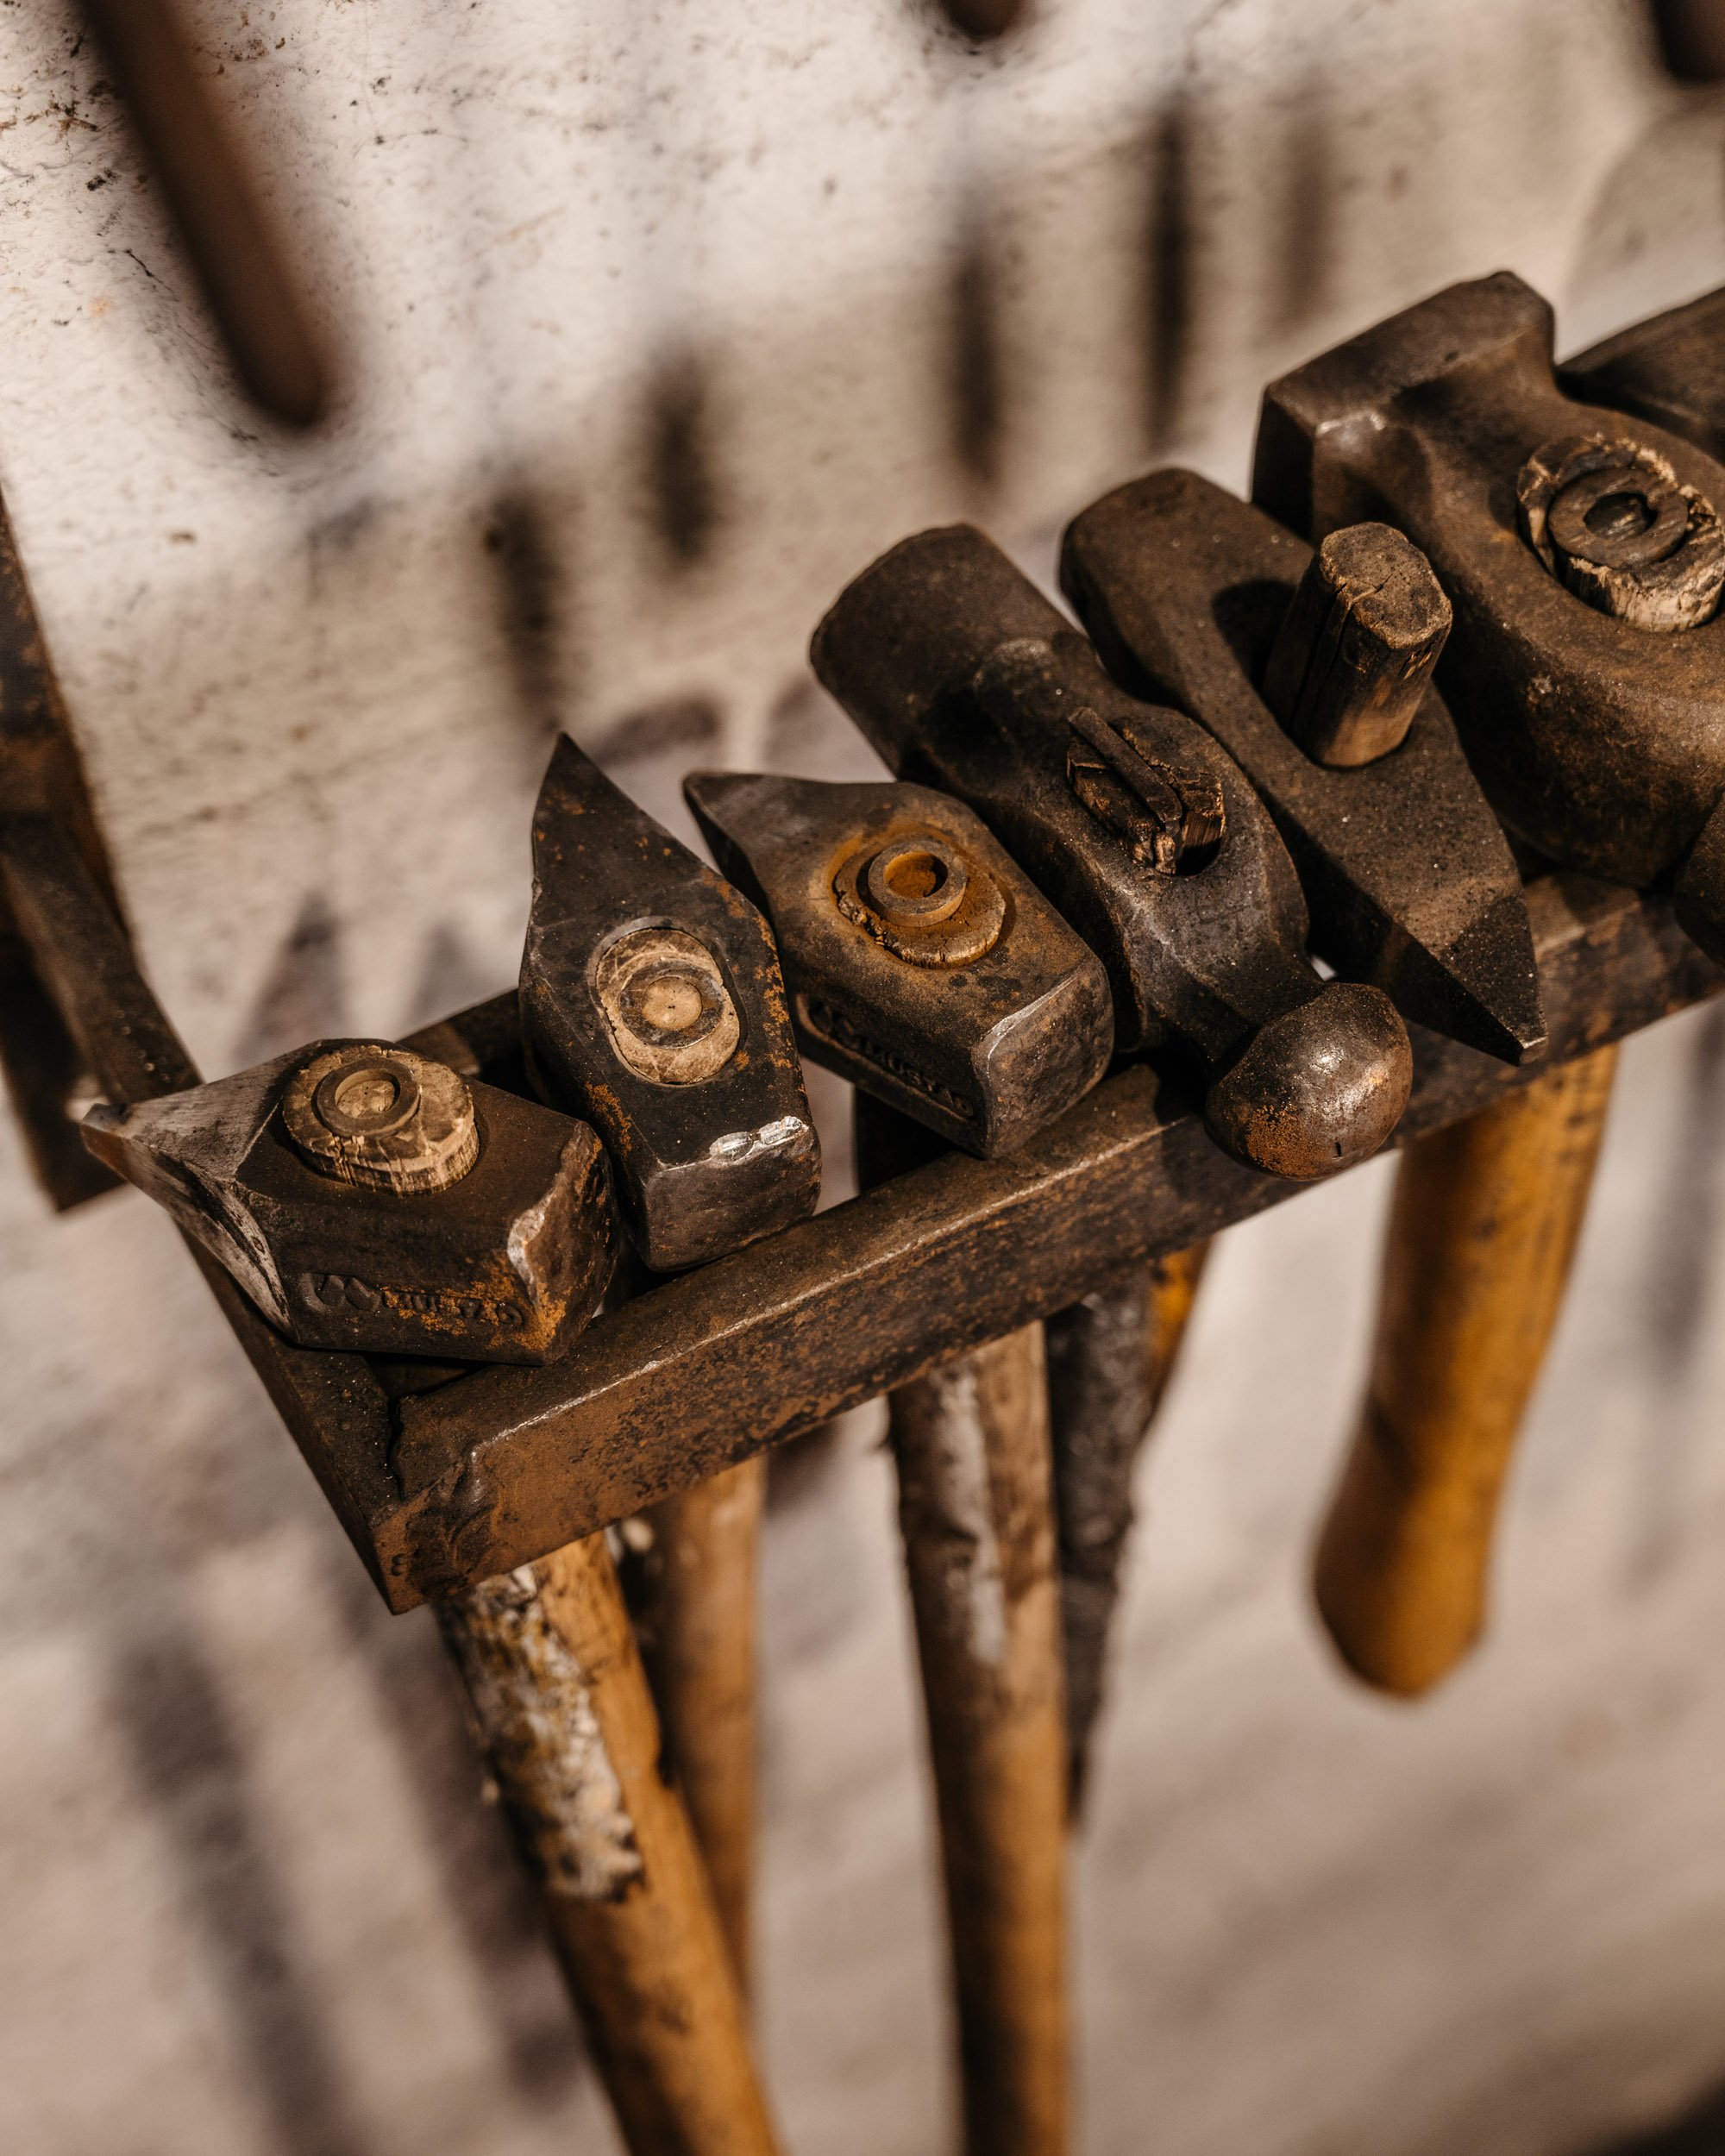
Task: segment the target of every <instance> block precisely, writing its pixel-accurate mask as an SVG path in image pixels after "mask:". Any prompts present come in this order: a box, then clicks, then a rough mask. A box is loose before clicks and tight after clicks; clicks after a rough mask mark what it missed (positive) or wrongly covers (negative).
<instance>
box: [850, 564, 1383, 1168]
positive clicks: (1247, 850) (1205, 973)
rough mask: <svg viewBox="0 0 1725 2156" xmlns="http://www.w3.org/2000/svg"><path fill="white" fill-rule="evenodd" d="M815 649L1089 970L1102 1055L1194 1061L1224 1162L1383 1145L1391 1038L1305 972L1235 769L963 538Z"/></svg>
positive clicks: (1367, 995) (1284, 864) (1287, 886)
mask: <svg viewBox="0 0 1725 2156" xmlns="http://www.w3.org/2000/svg"><path fill="white" fill-rule="evenodd" d="M812 659H813V663H814V668H815V672H816V673H817V674H818V675H819V678H820V680H822V681H823V683H824V684H825V686H826V687H827V688H828V689H830V690H831V693H833V695H834V696H836V697H837V699H838V701H839V702H840V703H841V704H842V705H844V708H845V709H846V710H847V711H849V712H850V715H851V717H852V718H854V719H856V722H857V724H859V725H860V726H861V727H862V730H863V732H864V733H865V734H866V735H867V736H869V739H870V741H871V742H873V743H874V745H875V748H876V749H878V750H879V752H880V753H881V756H882V757H883V758H884V759H885V761H887V762H888V765H890V766H891V767H893V768H894V769H896V770H897V771H899V772H900V774H901V775H903V776H906V777H908V778H911V779H913V780H923V781H925V782H927V783H930V784H932V785H936V786H939V787H944V788H945V789H946V790H947V791H948V792H950V793H955V794H957V795H958V796H959V797H960V799H963V800H964V801H965V802H967V803H968V804H969V806H970V807H971V808H973V809H974V810H975V812H977V814H978V815H979V816H981V817H982V819H983V821H984V822H985V823H986V824H988V827H989V828H990V830H992V831H993V832H994V836H995V837H997V838H998V839H999V840H1000V842H1001V843H1002V844H1003V845H1004V846H1005V847H1006V848H1007V851H1008V852H1009V853H1010V854H1011V855H1012V856H1013V858H1014V859H1015V860H1016V861H1017V862H1018V863H1019V866H1020V868H1023V869H1024V870H1025V871H1026V874H1028V875H1030V877H1031V878H1032V881H1034V882H1035V883H1036V884H1037V885H1038V887H1039V888H1040V889H1041V890H1042V891H1043V892H1044V894H1045V895H1046V896H1047V897H1048V898H1049V899H1051V900H1052V901H1053V902H1054V904H1055V905H1056V906H1058V907H1059V909H1060V911H1061V912H1063V914H1064V915H1065V917H1066V918H1067V919H1068V920H1069V921H1070V922H1071V924H1072V925H1073V926H1074V928H1076V930H1077V931H1078V933H1079V934H1080V935H1081V936H1082V937H1083V939H1084V941H1085V942H1086V943H1088V945H1089V946H1090V948H1091V949H1092V950H1094V951H1095V953H1096V954H1097V956H1099V957H1100V958H1101V961H1102V963H1103V966H1104V968H1105V969H1106V971H1107V975H1108V978H1109V983H1110V986H1111V987H1112V989H1113V998H1114V1025H1115V1037H1116V1041H1117V1043H1118V1044H1119V1045H1120V1047H1121V1048H1123V1049H1126V1050H1135V1049H1139V1048H1143V1049H1150V1050H1157V1051H1161V1052H1164V1053H1172V1054H1174V1055H1175V1056H1178V1057H1181V1058H1183V1059H1185V1060H1186V1061H1188V1062H1190V1063H1192V1064H1194V1065H1195V1067H1196V1068H1197V1069H1198V1071H1199V1072H1200V1074H1201V1077H1202V1080H1203V1082H1204V1084H1205V1087H1206V1115H1207V1117H1208V1121H1209V1124H1210V1127H1211V1129H1212V1131H1214V1133H1215V1135H1216V1136H1217V1138H1219V1139H1220V1141H1221V1143H1222V1144H1224V1145H1226V1147H1227V1148H1228V1150H1230V1151H1232V1152H1233V1153H1234V1154H1235V1155H1236V1156H1238V1157H1239V1158H1240V1159H1243V1160H1245V1161H1248V1162H1250V1163H1252V1164H1254V1165H1256V1166H1258V1167H1261V1168H1264V1169H1267V1170H1269V1171H1270V1173H1272V1174H1277V1175H1295V1176H1300V1177H1314V1176H1319V1175H1327V1174H1331V1173H1333V1172H1334V1171H1335V1170H1336V1169H1339V1168H1343V1167H1346V1166H1347V1165H1348V1164H1349V1163H1352V1162H1353V1161H1355V1160H1358V1159H1361V1158H1363V1157H1364V1156H1365V1155H1366V1154H1368V1153H1371V1152H1373V1151H1375V1150H1377V1147H1378V1146H1379V1145H1381V1144H1383V1140H1384V1139H1385V1138H1387V1137H1388V1136H1389V1132H1390V1131H1392V1130H1393V1129H1394V1127H1395V1125H1396V1121H1397V1120H1398V1119H1399V1118H1400V1116H1401V1113H1402V1108H1403V1107H1404V1106H1406V1103H1407V1098H1408V1087H1409V1085H1410V1082H1411V1077H1412V1059H1411V1056H1410V1054H1409V1050H1408V1038H1407V1033H1406V1031H1405V1029H1404V1028H1403V1026H1402V1022H1401V1020H1400V1019H1399V1018H1397V1017H1396V1012H1395V1011H1394V1009H1393V1008H1392V1006H1390V1004H1389V1001H1388V1000H1387V999H1386V998H1384V997H1383V995H1382V994H1380V993H1378V992H1377V990H1375V989H1372V988H1369V987H1359V986H1356V985H1353V984H1346V985H1344V984H1342V983H1340V982H1330V983H1326V982H1325V981H1321V980H1320V978H1319V977H1318V975H1316V974H1315V973H1314V970H1313V968H1312V966H1311V962H1310V961H1309V959H1308V957H1307V956H1306V950H1305V943H1306V931H1307V920H1306V910H1305V906H1304V903H1303V900H1302V897H1301V893H1300V886H1299V880H1298V878H1297V876H1296V875H1295V870H1294V867H1293V864H1292V862H1290V861H1289V857H1288V854H1287V851H1286V849H1285V848H1284V847H1283V844H1282V842H1281V840H1280V839H1279V838H1278V837H1277V834H1276V830H1275V828H1274V826H1273V825H1272V824H1271V823H1270V818H1269V817H1268V815H1267V814H1266V813H1265V812H1264V808H1263V806H1262V805H1261V804H1260V803H1259V802H1258V799H1257V797H1256V796H1255V794H1254V793H1253V792H1252V790H1251V787H1250V785H1249V784H1248V783H1247V781H1246V780H1245V776H1244V774H1242V773H1241V771H1240V769H1239V766H1238V765H1237V764H1236V763H1235V762H1234V761H1233V759H1232V758H1231V757H1230V756H1229V755H1226V752H1225V751H1224V750H1223V749H1221V748H1220V746H1219V745H1218V743H1216V742H1215V741H1214V739H1213V738H1212V737H1211V736H1209V735H1208V733H1206V732H1205V731H1204V730H1203V729H1202V728H1201V727H1200V726H1198V725H1196V724H1194V722H1193V721H1192V720H1191V719H1190V718H1188V717H1187V716H1186V715H1185V714H1184V713H1183V712H1181V711H1175V710H1172V709H1169V708H1167V707H1164V706H1162V705H1152V704H1147V703H1145V702H1142V701H1140V700H1139V699H1136V698H1134V697H1132V696H1129V695H1127V694H1126V693H1125V692H1124V691H1123V690H1121V689H1120V687H1118V686H1116V684H1115V683H1113V681H1111V680H1109V678H1108V676H1107V674H1106V673H1105V671H1104V670H1103V668H1102V666H1101V662H1100V661H1099V660H1098V659H1097V657H1096V655H1095V651H1094V650H1093V649H1091V646H1090V645H1089V643H1088V641H1087V640H1086V639H1085V638H1084V637H1083V636H1082V635H1081V634H1080V633H1079V632H1078V631H1077V630H1076V629H1075V628H1074V627H1073V626H1072V624H1070V622H1069V621H1068V620H1067V618H1066V617H1064V616H1063V614H1061V613H1060V612H1059V611H1058V610H1057V608H1055V607H1053V606H1051V605H1050V604H1049V602H1048V601H1047V600H1046V599H1044V598H1043V597H1042V595H1041V593H1040V592H1038V591H1037V589H1036V587H1035V586H1033V585H1032V584H1031V582H1030V581H1029V580H1028V579H1027V578H1026V577H1024V576H1023V575H1021V574H1020V573H1019V571H1018V570H1017V569H1016V568H1015V567H1013V564H1012V563H1011V562H1010V561H1008V560H1007V557H1006V556H1005V555H1003V554H1001V553H1000V550H999V548H996V547H994V545H993V544H992V543H991V542H989V541H988V539H986V538H985V537H984V536H982V533H981V532H979V531H975V530H972V529H971V528H970V527H969V526H967V525H955V526H952V527H950V528H949V529H946V530H936V531H929V532H924V533H922V534H921V535H919V536H918V537H916V538H913V539H908V540H906V541H905V542H903V543H902V544H900V546H897V547H895V548H893V550H892V551H891V552H890V553H889V554H887V555H883V556H882V557H881V560H880V561H877V562H875V564H874V566H873V567H870V568H869V569H867V570H865V571H864V572H863V573H862V575H861V576H860V577H858V578H857V579H856V581H855V582H854V583H853V584H851V585H850V587H849V588H848V589H847V590H846V591H845V592H844V593H843V594H842V595H841V597H840V598H839V599H838V601H837V604H836V605H834V607H833V608H832V610H831V612H830V613H829V614H828V616H827V617H826V619H825V621H824V622H823V623H822V624H821V625H820V628H819V630H817V632H816V635H815V638H814V642H813V646H812Z"/></svg>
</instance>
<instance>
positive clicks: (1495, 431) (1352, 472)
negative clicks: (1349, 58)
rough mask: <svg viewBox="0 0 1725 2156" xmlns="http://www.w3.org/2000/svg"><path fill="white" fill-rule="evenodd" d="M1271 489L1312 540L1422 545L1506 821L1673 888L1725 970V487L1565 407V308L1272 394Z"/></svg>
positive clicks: (1540, 309)
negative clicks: (1345, 529)
mask: <svg viewBox="0 0 1725 2156" xmlns="http://www.w3.org/2000/svg"><path fill="white" fill-rule="evenodd" d="M1253 491H1254V493H1255V496H1256V498H1257V499H1258V502H1259V503H1260V505H1262V506H1264V508H1265V509H1267V510H1269V511H1270V512H1271V513H1272V514H1273V515H1274V516H1276V517H1279V518H1280V519H1281V520H1282V521H1283V523H1286V524H1289V525H1290V526H1291V527H1292V528H1293V529H1295V530H1300V531H1305V532H1308V533H1310V534H1311V535H1313V536H1322V535H1323V534H1325V533H1327V532H1330V531H1333V530H1336V529H1337V528H1338V527H1339V525H1343V524H1346V523H1352V522H1354V521H1356V520H1358V518H1361V517H1384V518H1385V519H1386V520H1387V521H1389V522H1390V523H1395V524H1396V525H1398V526H1400V528H1401V529H1402V530H1403V531H1405V532H1406V533H1407V534H1408V537H1409V538H1411V539H1412V540H1413V541H1414V542H1415V544H1416V545H1417V546H1419V547H1420V548H1421V549H1422V550H1423V551H1424V553H1425V554H1426V555H1427V556H1428V557H1429V559H1430V561H1431V564H1432V567H1433V569H1435V570H1436V572H1437V573H1438V576H1439V578H1440V580H1441V582H1442V584H1443V586H1444V589H1445V591H1446V593H1447V594H1448V596H1449V599H1450V601H1451V604H1452V606H1453V608H1454V610H1455V625H1454V629H1453V631H1452V635H1451V636H1450V640H1449V644H1448V648H1447V649H1446V654H1445V657H1444V664H1443V668H1442V676H1443V680H1444V685H1445V691H1446V696H1447V699H1448V701H1449V705H1450V708H1451V710H1452V712H1453V714H1454V717H1455V721H1456V724H1457V727H1458V730H1459V732H1460V735H1461V738H1462V741H1463V743H1464V745H1465V748H1466V749H1467V753H1468V756H1469V759H1470V761H1471V763H1472V765H1473V768H1474V769H1475V771H1476V772H1477V774H1478V775H1479V778H1480V780H1481V782H1482V784H1483V785H1484V788H1485V791H1486V793H1487V795H1488V797H1489V798H1490V801H1491V804H1492V805H1493V807H1494V808H1495V809H1496V811H1497V813H1498V814H1499V816H1500V817H1501V818H1502V819H1503V821H1504V823H1505V824H1507V825H1508V826H1509V829H1510V830H1512V831H1514V832H1515V834H1516V835H1517V836H1518V837H1521V838H1522V839H1524V840H1526V841H1527V843H1528V844H1529V845H1531V846H1533V847H1534V848H1536V849H1538V850H1539V851H1540V853H1542V854H1545V855H1546V856H1548V857H1549V858H1551V859H1552V860H1553V861H1557V862H1563V863H1564V864H1565V865H1566V866H1568V867H1571V868H1579V869H1582V870H1584V871H1585V872H1587V873H1588V874H1593V875H1599V876H1603V877H1606V878H1608V879H1609V880H1611V881H1615V882H1619V883H1627V884H1630V885H1632V886H1634V887H1636V888H1638V889H1644V888H1646V887H1648V886H1649V885H1651V884H1653V883H1655V882H1657V881H1659V880H1661V879H1662V878H1664V877H1665V876H1667V875H1670V874H1673V873H1675V874H1676V875H1677V880H1678V881H1677V891H1678V913H1679V918H1682V919H1683V921H1684V926H1685V927H1687V928H1688V929H1689V931H1690V932H1691V935H1693V936H1694V937H1696V939H1697V942H1699V943H1701V944H1702V946H1703V949H1705V950H1707V951H1708V952H1709V955H1710V956H1714V957H1725V820H1721V819H1720V818H1716V811H1718V810H1719V808H1720V804H1721V802H1722V799H1725V622H1722V621H1721V619H1720V617H1719V613H1718V607H1719V600H1720V594H1721V592H1722V590H1725V527H1722V525H1721V523H1720V519H1719V517H1718V514H1717V513H1716V510H1717V505H1718V504H1719V503H1720V502H1722V501H1725V469H1722V467H1720V466H1719V465H1718V464H1716V463H1715V462H1714V461H1713V459H1712V458H1711V457H1710V456H1708V455H1706V454H1703V452H1702V451H1701V450H1699V449H1697V448H1695V447H1694V446H1693V445H1692V444H1691V443H1689V442H1684V441H1681V440H1679V439H1678V437H1677V436H1674V435H1672V434H1668V433H1666V432H1665V430H1664V429H1662V428H1660V427H1659V426H1657V425H1654V424H1653V423H1651V422H1649V421H1647V420H1645V419H1629V418H1627V417H1624V416H1623V415H1622V414H1621V413H1618V412H1612V411H1604V410H1602V409H1599V408H1597V407H1595V406H1590V405H1584V404H1575V403H1573V402H1571V399H1570V398H1567V397H1565V395H1564V394H1563V392H1562V391H1561V390H1560V388H1559V385H1558V382H1557V379H1556V378H1555V375H1554V373H1553V362H1552V313H1551V309H1550V308H1549V307H1548V306H1547V305H1546V303H1545V301H1544V300H1542V299H1541V298H1540V296H1539V295H1538V293H1536V292H1534V291H1531V290H1530V289H1529V288H1528V287H1527V285H1524V284H1523V283H1522V282H1521V279H1519V278H1517V277H1514V276H1511V275H1509V274H1508V273H1501V274H1499V275H1497V276H1496V277H1489V278H1485V279H1481V280H1480V281H1479V282H1477V283H1475V284H1468V285H1452V286H1451V287H1450V288H1449V290H1448V291H1442V292H1440V293H1438V294H1437V295H1436V296H1435V297H1434V298H1431V299H1427V300H1424V301H1422V302H1421V304H1419V305H1418V306H1415V307H1410V308H1408V309H1407V310H1405V311H1404V312H1403V313H1402V314H1399V315H1396V316H1393V317H1390V319H1389V321H1387V322H1383V323H1379V324H1378V325H1377V328H1375V329H1369V330H1367V331H1366V332H1365V333H1364V335H1361V336H1358V337H1355V338H1353V339H1352V341H1351V342H1348V343H1346V344H1343V345H1339V346H1338V347H1337V348H1335V349H1334V350H1333V351H1332V352H1327V353H1325V354H1323V355H1322V356H1321V357H1320V358H1318V359H1315V360H1310V361H1308V363H1307V365H1305V366H1304V367H1298V368H1296V369H1295V371H1294V373H1291V374H1288V375H1285V376H1283V379H1281V380H1280V381H1278V382H1273V383H1272V384H1271V385H1270V388H1269V389H1268V390H1267V391H1266V392H1265V393H1264V412H1263V418H1262V422H1261V424H1260V426H1259V429H1258V454H1257V465H1256V471H1255V474H1254V479H1253ZM1715 824H1717V825H1718V827H1717V828H1715Z"/></svg>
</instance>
